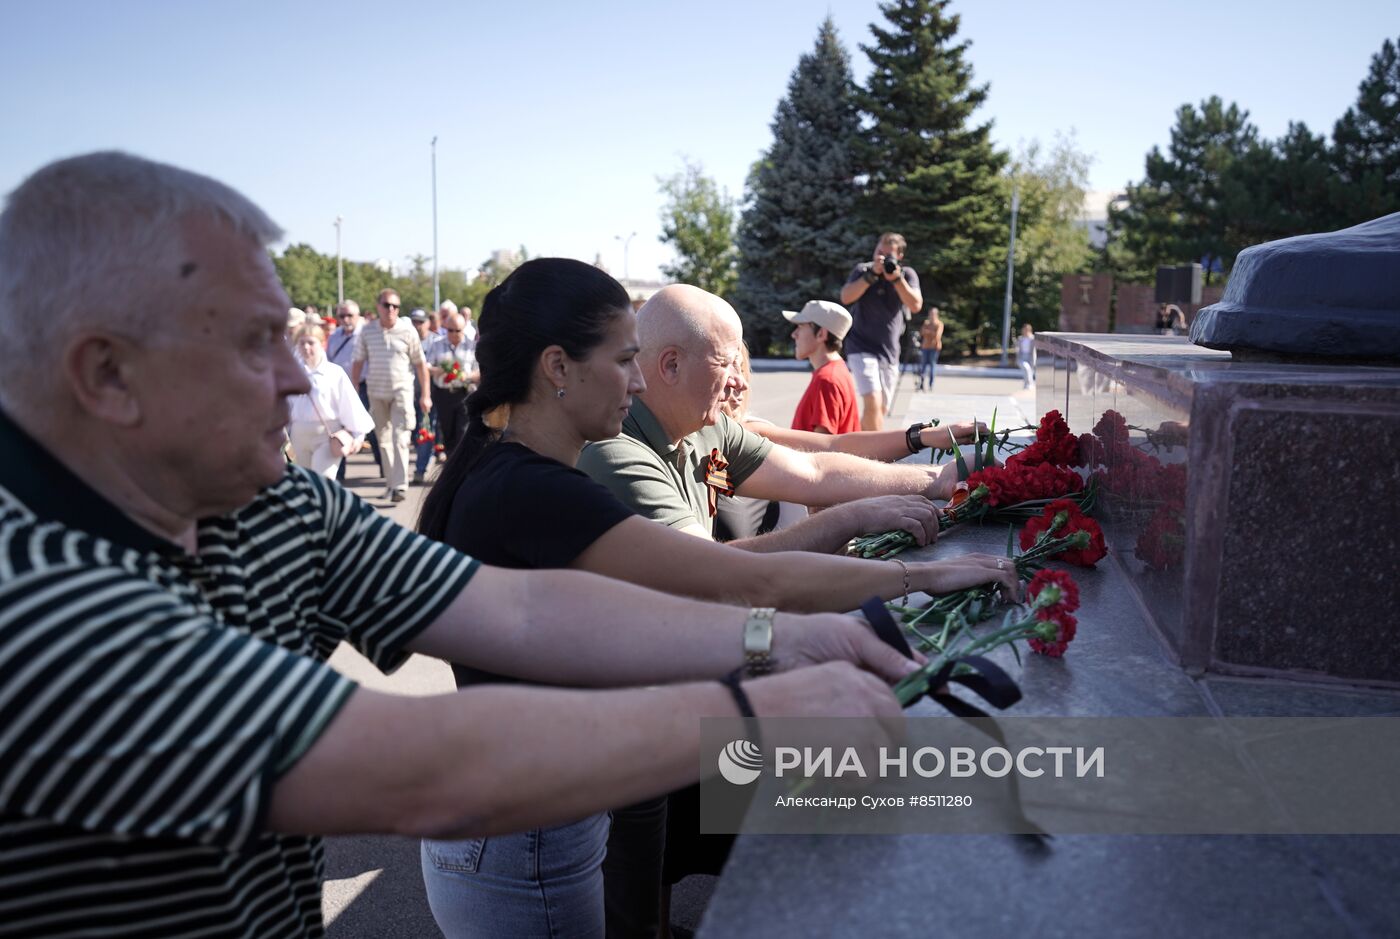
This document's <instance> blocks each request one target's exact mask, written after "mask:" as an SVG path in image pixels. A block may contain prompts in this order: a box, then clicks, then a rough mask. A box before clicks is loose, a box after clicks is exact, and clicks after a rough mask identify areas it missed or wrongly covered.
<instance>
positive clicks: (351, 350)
mask: <svg viewBox="0 0 1400 939" xmlns="http://www.w3.org/2000/svg"><path fill="white" fill-rule="evenodd" d="M335 318H336V321H337V324H338V325H337V327H336V328H335V329H334V330H332V331H331V332H330V334H329V335H328V336H327V337H326V358H328V359H330V360H331V361H332V362H334V363H335V364H336V365H339V366H340V367H341V368H342V369H344V370H345V374H346V375H347V376H348V375H350V374H351V372H352V370H353V366H354V361H355V340H356V338H358V337H359V335H360V330H361V329H362V328H363V327H364V322H363V321H362V320H361V318H360V305H359V304H358V303H356V302H355V301H354V300H345V301H344V302H342V303H341V304H339V305H338V306H337V307H336V308H335ZM352 384H353V382H352ZM355 392H356V394H358V395H359V396H360V404H362V405H364V407H365V410H366V411H368V410H369V392H368V390H367V389H366V387H365V383H364V382H363V381H361V382H360V383H359V384H358V385H356V386H355ZM365 446H367V447H369V452H370V455H371V456H373V457H374V466H375V469H376V470H377V471H378V472H379V475H380V476H383V475H384V464H383V462H382V461H381V460H380V458H379V439H378V438H377V437H376V436H375V433H374V430H373V428H371V429H370V432H369V433H368V434H366V435H365ZM348 462H349V461H348V460H341V461H340V468H339V469H338V470H336V476H335V478H336V480H337V481H339V482H342V483H343V482H345V466H346V464H347V463H348Z"/></svg>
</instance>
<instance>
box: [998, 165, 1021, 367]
mask: <svg viewBox="0 0 1400 939" xmlns="http://www.w3.org/2000/svg"><path fill="white" fill-rule="evenodd" d="M1020 208H1021V187H1020V186H1017V187H1016V188H1015V189H1013V190H1011V246H1010V247H1009V248H1007V249H1006V300H1005V302H1004V303H1003V304H1002V308H1001V364H1002V365H1005V364H1006V350H1007V348H1008V347H1009V346H1010V345H1011V276H1012V275H1013V274H1014V273H1015V272H1016V212H1017V211H1018V210H1019V209H1020Z"/></svg>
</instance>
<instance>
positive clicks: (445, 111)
mask: <svg viewBox="0 0 1400 939" xmlns="http://www.w3.org/2000/svg"><path fill="white" fill-rule="evenodd" d="M953 9H954V10H955V11H956V12H958V13H960V14H961V15H962V36H963V37H964V38H966V39H969V40H970V41H971V43H972V47H971V50H970V53H969V55H970V59H971V61H972V64H973V67H974V69H975V74H976V77H977V79H978V80H979V81H983V82H990V83H991V92H990V96H989V99H988V104H987V106H986V107H985V108H984V109H983V111H982V112H981V114H980V116H981V118H982V119H983V120H992V121H993V122H994V127H993V136H994V138H995V139H996V140H997V141H998V143H999V144H1001V145H1003V146H1006V147H1010V148H1015V147H1016V146H1017V145H1018V143H1020V142H1022V141H1026V140H1030V139H1033V138H1034V139H1040V140H1042V141H1045V142H1049V141H1050V140H1051V139H1052V138H1053V137H1054V135H1055V134H1056V132H1062V133H1067V132H1069V131H1071V130H1073V131H1075V133H1076V137H1077V141H1078V145H1079V147H1080V148H1081V149H1083V150H1084V151H1086V152H1088V153H1089V154H1091V155H1092V156H1093V157H1094V159H1095V162H1094V166H1093V170H1092V173H1091V182H1092V185H1093V187H1094V188H1097V189H1112V188H1116V187H1121V186H1122V185H1123V184H1124V183H1125V182H1127V181H1128V180H1130V179H1137V178H1139V177H1140V176H1141V175H1142V165H1143V156H1144V155H1145V153H1146V152H1147V150H1148V149H1149V148H1150V147H1151V146H1153V145H1154V144H1158V145H1165V144H1166V142H1167V139H1168V132H1169V129H1170V127H1171V124H1172V122H1173V114H1174V112H1175V110H1176V108H1177V107H1178V106H1180V105H1181V104H1183V103H1185V102H1199V101H1200V100H1201V99H1202V98H1204V97H1206V96H1208V95H1211V94H1219V95H1220V96H1221V97H1223V98H1225V99H1226V100H1227V101H1229V100H1233V101H1236V102H1238V103H1239V104H1240V105H1241V106H1242V107H1244V108H1247V109H1248V110H1249V111H1250V112H1251V117H1252V119H1253V120H1254V122H1255V123H1256V124H1257V125H1258V126H1259V129H1260V131H1261V133H1263V134H1264V135H1266V136H1271V137H1272V136H1277V135H1279V134H1281V133H1282V132H1283V131H1284V129H1285V128H1286V126H1287V123H1288V121H1289V120H1303V121H1306V122H1307V123H1308V125H1309V126H1310V127H1312V129H1313V130H1314V131H1315V132H1330V129H1331V126H1332V123H1333V121H1335V120H1336V119H1337V118H1338V117H1339V116H1340V115H1341V114H1342V112H1343V111H1344V110H1345V109H1346V108H1347V107H1348V106H1349V105H1350V104H1351V103H1352V102H1353V101H1354V100H1355V98H1356V87H1357V85H1358V83H1359V82H1360V81H1361V79H1362V78H1363V77H1364V75H1365V73H1366V69H1367V67H1368V65H1369V62H1370V58H1371V56H1372V55H1373V54H1375V52H1376V51H1377V50H1378V49H1379V48H1380V45H1381V43H1382V41H1383V40H1384V39H1386V38H1387V36H1389V37H1390V38H1391V39H1395V38H1396V37H1397V35H1400V31H1397V25H1398V24H1400V20H1397V18H1396V16H1395V15H1394V14H1395V10H1396V8H1395V6H1394V2H1393V0H1385V2H1380V0H1333V2H1329V3H1327V4H1325V5H1319V4H1316V3H1301V2H1249V3H1244V2H1226V3H1221V2H1219V0H1213V2H1195V0H1179V2H1176V3H1172V4H1147V3H1140V2H1108V0H1102V2H1089V0H1082V2H1075V0H1060V2H1049V0H964V2H959V3H955V4H954V7H953ZM828 12H829V13H830V14H831V15H832V16H833V18H834V19H835V21H836V24H837V28H838V29H839V31H840V34H841V38H842V40H843V42H844V43H845V44H846V46H847V48H848V49H849V50H850V52H851V55H852V63H853V67H854V71H855V74H856V77H857V79H858V80H859V79H860V78H863V77H864V74H865V72H866V70H867V68H868V66H867V63H866V60H865V56H864V54H863V53H861V52H860V51H859V49H858V48H857V44H858V43H861V42H868V41H869V30H868V25H869V24H870V23H871V22H872V21H874V20H876V19H879V11H878V6H877V4H876V3H875V2H873V0H830V2H826V0H823V2H799V0H780V2H756V3H754V2H751V3H740V2H731V0H711V2H707V3H703V4H702V3H693V2H692V3H670V2H665V0H654V2H650V3H627V2H609V0H598V2H594V3H587V4H584V3H577V2H574V3H564V2H555V0H541V2H536V3H532V4H528V5H525V4H522V5H518V6H508V5H504V4H482V3H460V2H459V3H427V2H416V0H401V2H397V3H377V4H370V3H361V2H354V0H346V2H338V3H310V2H307V3H298V2H280V3H269V2H240V3H237V4H230V3H200V2H173V0H164V2H157V0H118V2H101V3H98V2H71V0H46V2H43V3H39V2H34V0H0V22H3V24H4V27H3V29H0V61H3V62H4V63H5V64H4V72H5V78H4V79H3V82H2V83H0V126H3V127H4V128H5V142H4V143H3V144H2V145H0V191H3V192H8V191H10V190H11V189H13V188H14V186H15V185H16V184H18V183H19V181H20V180H22V179H23V178H24V177H25V176H26V175H27V174H28V173H30V172H32V171H33V170H34V169H36V168H38V167H39V166H41V165H43V164H44V163H46V162H48V161H49V160H52V159H55V158H58V157H62V156H68V155H72V154H75V153H82V152H86V151H90V150H96V149H106V148H113V147H115V148H120V149H125V150H129V151H132V152H135V153H139V154H142V155H144V156H149V157H152V158H155V159H160V160H164V161H167V162H171V163H175V164H178V165H180V166H184V167H187V168H189V169H193V170H197V171H200V172H204V173H208V174H210V175H213V176H215V177H217V178H219V179H222V180H224V181H225V182H228V183H230V184H232V185H234V186H236V187H237V188H239V189H241V190H242V191H244V192H245V193H247V194H248V195H249V196H251V197H252V198H253V199H255V200H256V201H257V202H259V203H260V204H261V205H262V206H263V207H264V208H265V209H267V210H268V211H269V212H270V213H271V214H272V216H273V217H274V218H275V219H277V220H278V221H279V222H280V223H281V224H282V226H283V227H284V228H286V230H287V233H288V238H289V240H290V241H305V242H309V243H310V244H312V245H313V246H315V247H316V248H318V249H320V250H322V251H327V252H332V251H334V246H335V230H334V227H333V224H332V223H333V221H334V219H335V217H336V215H342V216H344V217H345V228H344V248H345V253H346V256H347V257H350V258H355V259H361V260H373V259H376V258H387V259H390V260H391V261H394V262H400V263H401V262H402V261H403V259H404V258H405V256H407V255H409V254H413V253H416V252H421V253H424V254H427V253H430V252H431V249H432V214H431V213H432V202H431V180H430V173H429V165H430V163H429V161H430V150H429V141H430V140H431V139H432V138H433V136H434V135H436V136H437V137H438V211H439V252H440V257H441V263H442V264H443V265H444V266H452V267H471V266H475V265H476V264H477V263H479V262H480V261H482V260H484V259H485V258H486V257H488V256H489V254H490V253H491V251H492V250H493V249H496V248H503V247H515V246H518V245H520V244H524V245H525V246H526V247H528V248H529V250H530V252H531V253H532V254H562V255H569V256H574V257H581V258H584V259H585V260H590V261H591V260H593V258H594V256H595V254H597V253H601V254H602V257H603V260H604V263H605V264H606V265H607V266H608V267H609V268H610V269H611V270H612V271H613V272H614V273H615V274H618V275H621V274H622V268H623V251H622V243H621V241H619V240H618V239H617V238H616V236H618V235H624V236H625V235H627V234H628V233H630V232H633V231H635V232H637V235H636V237H635V238H634V239H632V241H631V247H630V251H629V258H628V261H629V264H628V267H629V269H630V273H631V274H632V276H634V277H641V276H648V275H654V274H655V273H656V269H657V266H658V264H660V263H662V262H663V261H665V260H666V258H667V257H668V256H669V251H668V249H667V248H666V247H665V246H663V245H661V244H660V243H659V242H658V240H657V236H658V234H659V232H660V223H659V220H658V210H659V208H660V204H661V199H660V197H659V195H658V194H657V182H656V179H657V177H658V176H660V175H667V174H670V173H673V172H675V171H676V170H677V169H679V167H680V165H681V160H682V157H683V156H688V157H690V158H691V159H693V160H698V161H699V162H701V163H702V164H703V165H704V167H705V170H706V171H707V172H708V173H709V174H711V175H713V176H714V177H716V179H718V180H719V182H720V183H721V184H722V185H724V186H726V187H727V188H728V189H729V190H730V191H731V193H733V194H735V195H738V194H739V193H740V192H741V191H742V188H743V181H744V177H745V174H746V172H747V170H748V167H749V165H750V164H751V163H752V161H753V160H754V159H755V158H756V157H757V156H758V154H759V152H760V151H761V150H762V149H763V148H764V147H766V146H767V145H768V143H769V140H770V137H769V128H768V125H769V122H770V121H771V120H772V116H773V109H774V107H775V105H776V104H777V102H778V100H779V98H780V97H781V96H782V95H783V93H784V90H785V88H786V85H787V81H788V77H789V75H790V74H791V72H792V69H793V68H794V67H795V65H796V64H797V58H798V56H799V55H800V54H802V53H803V52H805V51H807V50H808V49H810V48H811V46H812V43H813V41H814V39H815V36H816V31H817V28H818V26H819V25H820V22H821V20H822V18H823V17H824V16H825V15H826V14H827V13H828Z"/></svg>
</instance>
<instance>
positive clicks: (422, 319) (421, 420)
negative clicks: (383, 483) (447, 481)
mask: <svg viewBox="0 0 1400 939" xmlns="http://www.w3.org/2000/svg"><path fill="white" fill-rule="evenodd" d="M436 314H437V311H436V310H434V311H433V315H436ZM408 321H409V322H410V323H412V324H413V329H414V331H415V332H417V333H418V342H419V343H420V344H421V345H422V347H423V361H424V364H425V365H426V366H427V371H428V374H429V375H430V376H431V375H432V359H431V358H430V357H429V356H428V349H429V347H430V346H432V344H433V343H435V342H436V341H437V339H438V336H437V333H435V332H434V331H433V320H432V315H429V314H428V312H427V311H426V310H422V309H414V311H413V312H412V313H410V314H408ZM421 380H422V379H421V377H420V376H419V375H418V373H417V372H415V373H414V376H413V400H414V408H413V436H414V440H413V485H415V486H421V485H423V483H424V481H425V480H426V479H427V473H428V467H429V466H430V465H431V464H432V462H433V450H434V449H435V448H436V447H437V445H438V436H439V435H440V433H441V431H440V430H439V429H438V416H437V412H436V410H433V411H429V410H428V409H427V408H425V407H423V405H422V401H423V398H424V397H425V396H427V397H429V398H431V395H432V387H433V386H432V384H431V383H429V384H428V386H427V387H426V388H425V387H423V386H422V384H421ZM424 429H426V430H427V431H428V432H429V433H430V434H431V435H432V437H431V438H430V439H428V440H424V441H422V442H421V443H420V442H419V441H418V439H417V437H418V434H419V432H420V431H422V430H424Z"/></svg>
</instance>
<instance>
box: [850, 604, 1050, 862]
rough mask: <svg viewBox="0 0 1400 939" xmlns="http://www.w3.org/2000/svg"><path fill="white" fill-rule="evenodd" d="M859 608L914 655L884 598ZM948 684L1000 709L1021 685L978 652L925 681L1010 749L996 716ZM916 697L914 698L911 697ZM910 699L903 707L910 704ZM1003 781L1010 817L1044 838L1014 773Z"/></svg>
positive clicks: (891, 642) (946, 704) (938, 697)
mask: <svg viewBox="0 0 1400 939" xmlns="http://www.w3.org/2000/svg"><path fill="white" fill-rule="evenodd" d="M860 612H861V613H862V614H863V615H864V616H865V620H866V622H868V623H869V624H870V626H871V628H872V629H874V630H875V635H876V636H879V637H880V641H882V642H883V643H884V644H885V645H887V646H889V647H890V648H891V649H894V650H895V651H896V652H898V653H899V654H900V655H902V656H904V657H905V658H906V659H912V658H913V657H914V650H913V649H911V648H909V643H908V641H907V640H906V639H905V638H904V632H903V630H901V629H900V628H899V627H898V626H897V625H895V621H894V617H893V616H891V615H890V611H889V610H888V609H886V608H885V601H884V600H881V599H880V598H879V597H871V598H870V599H869V600H866V601H865V602H864V603H862V604H861V605H860ZM959 665H966V666H968V667H969V668H971V669H974V670H975V671H974V672H973V674H970V675H967V674H965V675H954V674H953V670H954V669H955V668H957V667H958V666H959ZM948 684H957V685H962V686H963V687H964V688H967V689H968V690H969V691H971V692H973V693H974V694H976V695H977V696H978V697H979V698H981V699H982V700H984V701H986V702H987V703H988V704H990V705H991V706H992V707H994V708H996V709H997V710H999V711H1004V710H1006V709H1007V708H1009V707H1011V705H1013V704H1015V703H1016V702H1017V701H1020V700H1021V688H1020V686H1019V685H1017V684H1016V682H1015V681H1013V680H1012V678H1011V676H1010V675H1008V674H1006V671H1005V670H1004V669H1002V667H1001V666H1000V665H997V664H996V663H995V662H993V661H992V660H991V659H987V658H984V657H982V656H980V655H967V656H963V657H962V658H960V659H952V660H950V661H948V662H947V663H945V664H944V665H943V667H942V668H940V669H939V670H938V672H937V673H936V674H935V675H934V676H933V678H932V679H930V681H929V683H928V691H927V695H928V697H930V698H932V699H933V700H934V701H936V702H937V703H938V704H939V705H940V706H942V707H943V708H944V709H945V710H947V711H948V712H949V713H950V714H952V715H953V716H955V717H960V718H962V719H963V720H967V721H972V719H973V718H981V720H978V721H976V722H974V723H973V724H972V726H973V727H975V728H976V729H978V730H980V731H981V732H982V733H984V734H986V735H987V736H988V737H991V738H992V739H993V740H995V741H996V742H997V743H999V744H1001V746H1002V747H1005V748H1006V749H1008V750H1009V749H1010V747H1007V744H1006V734H1005V732H1004V731H1003V730H1002V729H1001V727H1000V726H999V725H998V724H997V722H996V720H995V719H994V718H993V717H992V716H991V715H990V714H988V713H987V712H986V711H984V710H982V709H981V708H979V707H977V705H975V704H969V703H968V702H966V701H964V700H962V699H961V698H959V697H956V696H955V695H953V694H952V693H951V692H948V691H939V690H938V689H940V688H943V687H944V686H945V685H948ZM917 700H919V699H918V698H915V699H914V701H917ZM914 701H910V702H909V704H907V705H905V707H909V706H911V705H913V704H914ZM1006 781H1007V785H1008V786H1009V787H1010V789H1011V805H1010V811H1011V817H1012V820H1013V821H1014V822H1016V824H1017V826H1018V827H1020V828H1023V829H1024V830H1025V831H1026V832H1027V833H1028V834H1029V835H1031V836H1032V837H1037V838H1045V839H1048V838H1049V837H1050V835H1048V834H1047V833H1046V832H1045V831H1043V830H1042V829H1041V827H1040V826H1039V825H1037V824H1036V823H1035V822H1033V821H1031V820H1030V819H1028V818H1026V814H1025V812H1024V811H1023V810H1022V809H1021V788H1020V786H1019V785H1018V784H1017V782H1016V774H1015V773H1010V774H1008V775H1007V776H1006Z"/></svg>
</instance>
